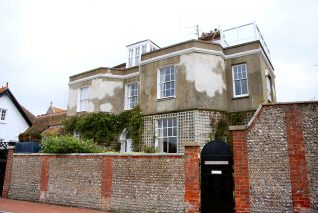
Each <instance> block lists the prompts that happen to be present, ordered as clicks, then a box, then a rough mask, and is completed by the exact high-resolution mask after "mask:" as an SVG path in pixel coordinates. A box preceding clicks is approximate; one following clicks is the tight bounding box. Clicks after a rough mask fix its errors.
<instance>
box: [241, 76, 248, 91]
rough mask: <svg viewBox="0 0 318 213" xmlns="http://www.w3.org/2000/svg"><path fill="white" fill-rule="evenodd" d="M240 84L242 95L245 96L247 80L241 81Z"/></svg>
mask: <svg viewBox="0 0 318 213" xmlns="http://www.w3.org/2000/svg"><path fill="white" fill-rule="evenodd" d="M241 83H242V94H243V95H246V94H247V79H244V80H242V81H241Z"/></svg>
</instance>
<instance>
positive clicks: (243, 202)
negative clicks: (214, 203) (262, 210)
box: [233, 130, 250, 213]
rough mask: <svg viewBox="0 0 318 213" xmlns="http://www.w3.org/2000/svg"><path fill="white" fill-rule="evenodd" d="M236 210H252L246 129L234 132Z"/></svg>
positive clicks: (243, 212)
mask: <svg viewBox="0 0 318 213" xmlns="http://www.w3.org/2000/svg"><path fill="white" fill-rule="evenodd" d="M233 160H234V191H235V210H236V212H238V213H245V212H250V202H249V178H248V164H247V163H248V160H247V142H246V135H245V130H240V131H234V132H233Z"/></svg>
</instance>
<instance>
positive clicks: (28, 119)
mask: <svg viewBox="0 0 318 213" xmlns="http://www.w3.org/2000/svg"><path fill="white" fill-rule="evenodd" d="M34 120H35V116H34V115H33V114H32V113H31V112H30V111H28V110H27V109H26V108H25V107H23V106H22V105H21V104H20V103H19V102H18V100H17V99H16V98H15V97H14V95H13V93H12V92H11V90H10V89H9V85H8V83H7V84H6V86H3V87H1V88H0V142H18V141H19V139H18V136H19V134H20V133H21V132H24V131H25V130H26V129H28V128H29V127H30V126H31V125H32V123H33V122H34Z"/></svg>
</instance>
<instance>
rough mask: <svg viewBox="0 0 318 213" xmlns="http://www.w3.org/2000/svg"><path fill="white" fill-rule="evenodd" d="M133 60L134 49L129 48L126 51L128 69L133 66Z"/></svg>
mask: <svg viewBox="0 0 318 213" xmlns="http://www.w3.org/2000/svg"><path fill="white" fill-rule="evenodd" d="M133 59H134V49H133V48H131V49H129V51H128V66H129V67H132V66H133Z"/></svg>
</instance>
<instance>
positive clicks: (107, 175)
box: [101, 157, 113, 210]
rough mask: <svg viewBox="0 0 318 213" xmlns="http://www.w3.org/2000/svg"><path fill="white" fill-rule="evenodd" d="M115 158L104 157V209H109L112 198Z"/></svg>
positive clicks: (102, 198)
mask: <svg viewBox="0 0 318 213" xmlns="http://www.w3.org/2000/svg"><path fill="white" fill-rule="evenodd" d="M112 181H113V160H112V158H110V157H104V158H103V164H102V193H101V200H102V203H101V204H102V209H104V210H109V209H110V207H111V206H110V202H111V198H112Z"/></svg>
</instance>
